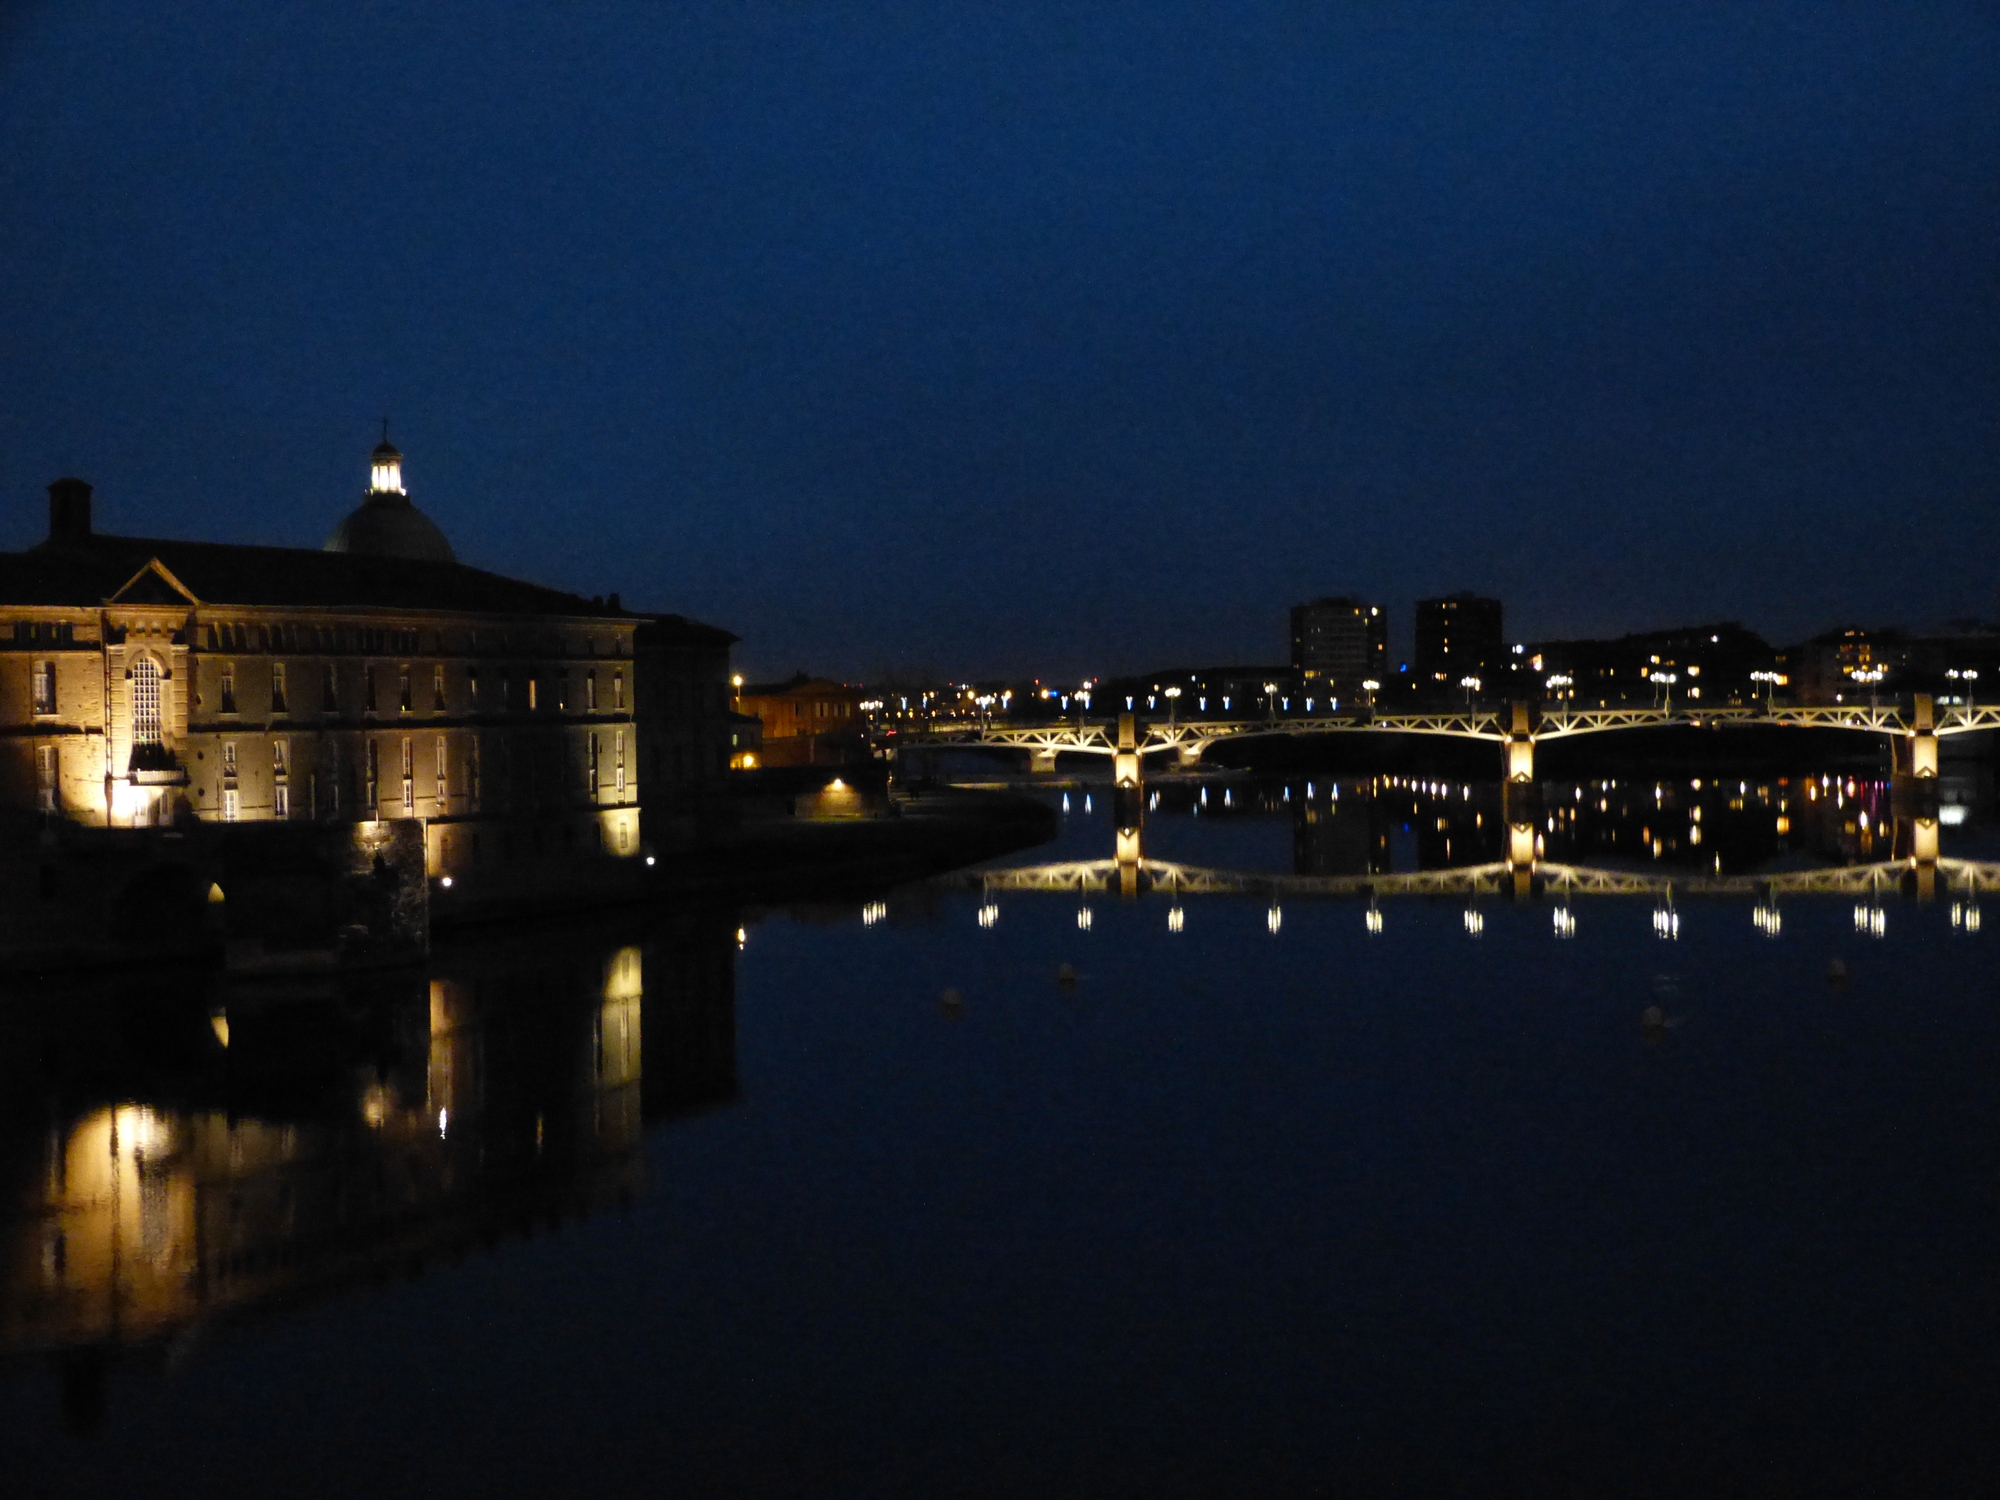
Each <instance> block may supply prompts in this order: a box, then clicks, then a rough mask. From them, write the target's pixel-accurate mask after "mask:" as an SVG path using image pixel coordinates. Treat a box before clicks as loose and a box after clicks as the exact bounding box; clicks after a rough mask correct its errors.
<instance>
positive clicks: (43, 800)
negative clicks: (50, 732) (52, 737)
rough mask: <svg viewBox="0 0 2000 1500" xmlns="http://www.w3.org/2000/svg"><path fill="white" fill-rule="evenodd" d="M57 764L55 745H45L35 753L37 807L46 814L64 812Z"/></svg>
mask: <svg viewBox="0 0 2000 1500" xmlns="http://www.w3.org/2000/svg"><path fill="white" fill-rule="evenodd" d="M56 764H57V763H56V747H55V746H54V745H43V746H41V747H40V748H39V749H38V750H36V751H35V806H36V807H37V808H38V809H40V810H41V811H42V812H45V813H52V812H61V811H62V797H61V795H60V792H59V790H58V787H57V782H56Z"/></svg>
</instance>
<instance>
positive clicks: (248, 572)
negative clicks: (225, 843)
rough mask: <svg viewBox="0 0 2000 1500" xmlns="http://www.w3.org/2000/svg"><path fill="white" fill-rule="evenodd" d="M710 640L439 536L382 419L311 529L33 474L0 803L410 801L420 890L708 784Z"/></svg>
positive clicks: (720, 749) (560, 861)
mask: <svg viewBox="0 0 2000 1500" xmlns="http://www.w3.org/2000/svg"><path fill="white" fill-rule="evenodd" d="M734 639H735V638H734V637H733V636H731V635H729V634H728V633H727V632H725V631H721V630H717V629H714V628H712V627H709V626H705V625H700V624H696V623H694V622H692V621H688V620H684V619H681V618H679V617H677V616H672V615H642V614H637V613H633V612H631V611H628V610H626V609H624V608H622V607H621V606H620V604H619V602H618V599H617V596H616V595H613V596H611V598H610V599H609V600H604V599H585V598H581V597H578V596H575V595H571V594H566V593H562V592H559V591H557V590H554V589H548V588H542V587H539V586H537V585H534V584H530V583H524V582H520V581H518V580H515V579H510V578H503V577H500V576H498V575H495V574H492V573H487V572H483V571H481V570H480V569H477V568H472V567H468V566H466V565H464V564H462V563H460V562H458V561H456V560H455V558H454V556H453V553H452V549H451V546H450V544H449V543H448V542H447V541H446V539H445V537H444V535H443V533H442V532H441V531H440V530H439V529H438V528H437V526H436V525H435V524H433V523H432V522H431V521H430V520H429V519H428V518H427V517H425V516H424V515H423V514H422V513H421V512H420V511H418V510H417V508H416V507H415V506H414V505H413V504H411V502H410V500H409V497H408V495H407V493H406V492H405V490H404V487H403V482H402V455H401V454H399V453H398V452H397V451H396V450H395V449H394V448H392V447H390V446H389V445H388V443H387V442H386V441H385V442H384V443H383V445H382V446H381V447H379V448H377V449H376V450H375V453H374V454H373V458H372V480H371V487H370V490H369V492H368V494H367V496H366V497H365V498H364V500H363V501H362V503H361V505H360V506H359V507H357V508H356V509H355V510H354V512H353V513H352V514H350V515H349V516H348V517H347V518H346V519H345V520H343V521H342V522H341V523H340V524H339V526H338V527H337V528H336V529H335V530H334V532H333V534H332V536H331V537H329V538H328V540H327V542H326V544H325V546H324V548H323V549H321V550H318V551H313V550H307V549H300V548H281V547H252V546H237V545H229V544H219V543H211V542H186V541H170V540H159V539H152V538H145V537H126V536H111V535H106V534H104V533H101V532H99V531H97V530H96V529H95V528H94V527H93V525H92V519H91V489H90V486H89V485H87V484H85V483H83V482H82V481H80V480H75V479H64V480H58V481H57V482H56V483H54V484H52V485H51V486H50V487H49V534H48V537H47V539H46V540H45V541H43V542H42V543H41V544H40V545H38V546H36V547H34V548H31V549H30V550H28V551H26V552H21V553H6V554H0V819H9V818H11V819H12V820H13V821H14V823H15V824H16V826H19V825H21V824H22V823H23V822H27V821H32V822H33V823H35V824H37V825H41V826H45V827H46V826H48V825H51V824H53V825H58V826H78V825H81V826H85V827H101V828H148V827H154V828H159V827H167V826H183V827H186V826H191V825H207V824H231V823H297V824H376V823H381V822H391V821H395V820H421V822H422V824H423V826H424V839H425V847H426V863H427V866H428V872H429V874H430V876H431V878H432V881H433V884H434V886H435V887H437V888H438V890H437V891H436V892H434V894H441V893H442V892H443V891H445V890H449V889H450V888H451V886H452V885H453V884H454V883H456V882H463V881H464V880H466V879H467V878H468V877H470V878H471V879H472V880H473V882H474V884H475V885H485V886H487V887H488V888H498V887H502V886H506V885H509V884H510V883H511V884H512V885H514V886H518V887H522V888H523V889H526V888H527V886H524V885H523V882H524V881H525V882H527V885H530V886H531V885H532V884H533V883H535V882H536V881H538V880H539V881H540V882H541V883H543V884H547V883H548V876H549V873H550V871H551V869H552V868H556V867H562V866H565V865H567V866H569V867H571V868H572V869H574V870H577V871H578V872H580V871H581V867H582V866H586V865H601V864H602V863H603V862H604V861H615V860H629V859H635V858H638V857H639V856H641V855H642V854H643V853H644V852H645V851H646V848H647V845H648V842H649V840H653V839H655V838H656V837H657V838H662V839H664V838H666V837H668V836H669V835H670V834H671V833H672V832H673V825H675V824H676V822H677V821H679V822H684V821H685V820H686V818H687V816H688V815H689V810H690V808H692V807H693V806H695V805H696V804H698V803H699V801H700V798H701V795H702V793H703V791H704V789H712V788H714V787H715V786H716V785H717V784H718V783H719V781H720V778H721V777H722V775H723V774H724V772H725V769H726V761H727V754H728V751H727V742H728V733H727V727H726V723H725V720H726V716H727V713H728V672H729V666H728V654H729V647H730V644H731V643H732V641H733V640H734ZM551 861H554V862H555V866H554V867H552V866H551V864H550V863H549V862H551ZM510 868H511V869H512V870H513V871H514V872H515V873H514V874H513V875H512V876H511V877H510V876H509V875H508V874H507V873H506V872H508V871H509V869H510Z"/></svg>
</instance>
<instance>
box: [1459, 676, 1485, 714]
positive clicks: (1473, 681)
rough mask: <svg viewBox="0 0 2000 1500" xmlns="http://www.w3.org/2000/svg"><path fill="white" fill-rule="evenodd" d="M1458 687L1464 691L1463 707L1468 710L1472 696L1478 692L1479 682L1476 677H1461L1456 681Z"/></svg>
mask: <svg viewBox="0 0 2000 1500" xmlns="http://www.w3.org/2000/svg"><path fill="white" fill-rule="evenodd" d="M1458 685H1459V686H1460V687H1462V688H1464V689H1465V706H1466V708H1468V709H1470V708H1471V707H1472V695H1473V694H1474V693H1476V692H1478V691H1479V688H1480V681H1479V679H1478V678H1477V677H1461V678H1459V679H1458Z"/></svg>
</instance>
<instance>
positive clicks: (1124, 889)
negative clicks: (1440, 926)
mask: <svg viewBox="0 0 2000 1500" xmlns="http://www.w3.org/2000/svg"><path fill="white" fill-rule="evenodd" d="M1926 868H1928V869H1930V870H1933V871H1935V874H1936V876H1937V877H1939V878H1940V879H1941V881H1942V883H1943V885H1944V887H1945V888H1946V890H1947V891H1950V892H1955V893H1959V894H1964V895H1978V894H1981V893H1983V892H1988V891H2000V863H1992V862H1986V861H1979V860H1969V859H1940V860H1936V861H1931V862H1919V861H1915V860H1889V861H1884V862H1882V863H1879V864H1869V865H1839V866H1835V867H1832V868H1829V869H1821V870H1789V871H1781V872H1774V873H1769V874H1761V875H1656V874H1651V873H1648V872H1645V871H1629V872H1628V871H1624V870H1600V869H1592V868H1589V867H1587V866H1581V865H1558V864H1538V865H1536V866H1535V881H1536V883H1537V885H1538V886H1539V887H1540V889H1541V891H1542V893H1543V894H1544V895H1545V896H1553V897H1566V896H1650V897H1654V898H1658V899H1664V898H1667V897H1672V896H1759V897H1771V896H1871V895H1877V894H1881V893H1884V892H1887V891H1893V890H1898V889H1900V888H1901V885H1902V882H1903V880H1904V879H1905V877H1907V876H1909V875H1911V874H1912V873H1913V872H1915V873H1918V874H1920V875H1921V874H1922V873H1923V871H1924V869H1926ZM1517 873H1518V870H1517V867H1516V866H1514V865H1512V864H1509V863H1507V862H1506V861H1504V860H1501V861H1496V862H1494V863H1492V864H1484V865H1465V866H1462V867H1460V868H1457V869H1446V870H1416V871H1411V872H1408V873H1405V874H1399V875H1282V874H1264V873H1260V872H1255V871H1239V870H1215V869H1208V868H1205V867H1203V866H1200V865H1182V864H1173V863H1170V862H1168V861H1166V860H1158V859H1142V860H1137V861H1125V860H1116V859H1089V860H1067V861H1063V862H1061V863H1057V864H1046V865H1028V866H1024V867H1022V868H1019V869H1013V870H985V871H970V872H967V873H964V874H961V875H956V876H948V877H945V882H944V883H946V884H949V885H953V886H957V887H960V888H963V889H977V890H980V891H984V892H986V893H988V894H989V895H991V894H998V893H1001V892H1007V891H1018V892H1039V893H1043V894H1056V895H1063V894H1067V895H1075V896H1090V895H1095V894H1099V893H1103V894H1124V895H1135V894H1137V893H1138V891H1139V890H1140V889H1141V888H1143V889H1145V890H1149V891H1152V892H1153V893H1155V894H1158V895H1165V896H1172V897H1181V896H1251V897H1257V898H1261V899H1264V900H1267V901H1273V902H1275V901H1279V900H1282V899H1287V898H1291V899H1310V898H1313V897H1326V898H1331V899H1340V898H1343V897H1348V898H1351V897H1358V896H1366V897H1371V898H1376V899H1383V898H1388V897H1393V896H1505V895H1509V894H1513V893H1516V892H1517V891H1518V887H1517V885H1516V883H1515V877H1516V875H1517Z"/></svg>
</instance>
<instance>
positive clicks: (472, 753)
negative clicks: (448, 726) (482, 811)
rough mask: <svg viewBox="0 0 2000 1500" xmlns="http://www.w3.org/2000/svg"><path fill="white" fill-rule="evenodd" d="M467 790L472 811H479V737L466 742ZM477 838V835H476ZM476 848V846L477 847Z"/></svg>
mask: <svg viewBox="0 0 2000 1500" xmlns="http://www.w3.org/2000/svg"><path fill="white" fill-rule="evenodd" d="M465 789H466V791H467V793H468V794H469V795H470V800H471V803H472V810H473V811H474V812H478V811H479V736H477V735H474V736H473V737H472V738H471V739H469V740H467V741H466V742H465ZM474 837H475V838H477V835H476V834H475V835H474ZM475 847H476V846H475Z"/></svg>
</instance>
